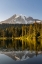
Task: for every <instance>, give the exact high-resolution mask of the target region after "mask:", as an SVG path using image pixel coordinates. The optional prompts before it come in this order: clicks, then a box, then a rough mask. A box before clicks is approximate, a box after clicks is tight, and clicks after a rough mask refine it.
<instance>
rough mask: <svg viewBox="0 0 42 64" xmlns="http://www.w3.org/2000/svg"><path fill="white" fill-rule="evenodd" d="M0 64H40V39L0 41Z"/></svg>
mask: <svg viewBox="0 0 42 64" xmlns="http://www.w3.org/2000/svg"><path fill="white" fill-rule="evenodd" d="M0 64H42V39H34V40H29V41H28V40H14V39H12V40H10V39H7V40H4V39H3V40H0Z"/></svg>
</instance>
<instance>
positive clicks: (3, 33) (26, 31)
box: [0, 22, 42, 39]
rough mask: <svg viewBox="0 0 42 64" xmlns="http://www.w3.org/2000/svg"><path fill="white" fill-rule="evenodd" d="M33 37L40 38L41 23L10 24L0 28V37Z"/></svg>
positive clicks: (41, 36)
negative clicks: (15, 25)
mask: <svg viewBox="0 0 42 64" xmlns="http://www.w3.org/2000/svg"><path fill="white" fill-rule="evenodd" d="M8 38H9V39H34V38H36V39H37V38H42V24H41V23H36V22H35V23H34V24H30V25H22V26H21V27H19V26H17V27H14V26H11V27H7V28H5V29H2V28H0V39H8Z"/></svg>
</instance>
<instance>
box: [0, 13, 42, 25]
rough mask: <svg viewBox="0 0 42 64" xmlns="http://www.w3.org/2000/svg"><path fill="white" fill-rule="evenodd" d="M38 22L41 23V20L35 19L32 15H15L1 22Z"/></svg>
mask: <svg viewBox="0 0 42 64" xmlns="http://www.w3.org/2000/svg"><path fill="white" fill-rule="evenodd" d="M35 20H36V22H38V23H40V22H41V20H38V19H33V18H32V17H26V16H23V15H16V14H15V15H13V16H12V17H11V18H9V19H7V20H5V21H2V22H0V24H2V23H5V24H32V23H34V22H35Z"/></svg>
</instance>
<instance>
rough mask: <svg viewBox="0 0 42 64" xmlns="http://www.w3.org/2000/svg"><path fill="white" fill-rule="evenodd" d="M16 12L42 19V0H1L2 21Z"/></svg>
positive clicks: (0, 15) (0, 16) (0, 14)
mask: <svg viewBox="0 0 42 64" xmlns="http://www.w3.org/2000/svg"><path fill="white" fill-rule="evenodd" d="M14 14H23V15H26V16H32V17H33V18H37V19H41V20H42V0H0V21H1V20H5V19H7V18H9V17H11V16H12V15H14Z"/></svg>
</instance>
